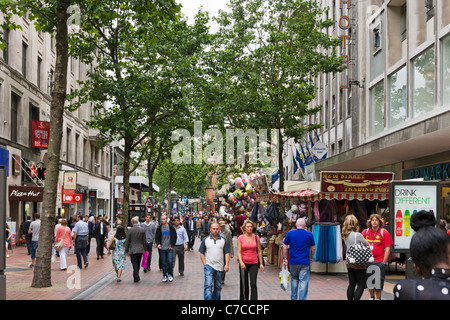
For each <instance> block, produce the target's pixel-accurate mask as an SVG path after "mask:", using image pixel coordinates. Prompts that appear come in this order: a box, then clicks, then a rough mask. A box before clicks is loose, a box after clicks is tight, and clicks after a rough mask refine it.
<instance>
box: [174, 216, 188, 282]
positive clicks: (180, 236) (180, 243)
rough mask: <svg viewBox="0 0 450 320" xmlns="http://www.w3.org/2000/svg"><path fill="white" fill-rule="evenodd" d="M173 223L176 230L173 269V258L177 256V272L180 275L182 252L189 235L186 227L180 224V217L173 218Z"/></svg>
mask: <svg viewBox="0 0 450 320" xmlns="http://www.w3.org/2000/svg"><path fill="white" fill-rule="evenodd" d="M173 225H174V227H175V231H176V232H177V242H176V243H175V248H174V253H175V255H174V259H173V269H175V260H176V258H177V257H178V272H179V273H180V276H184V252H185V251H187V250H188V243H189V237H188V235H187V232H186V229H185V228H184V227H183V226H182V225H181V223H180V218H179V217H175V218H173Z"/></svg>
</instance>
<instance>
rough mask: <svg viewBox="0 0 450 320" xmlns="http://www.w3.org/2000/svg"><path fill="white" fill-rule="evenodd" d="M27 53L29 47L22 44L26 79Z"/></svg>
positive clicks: (23, 68) (23, 72) (23, 71)
mask: <svg viewBox="0 0 450 320" xmlns="http://www.w3.org/2000/svg"><path fill="white" fill-rule="evenodd" d="M27 51H28V45H27V44H26V43H25V42H22V74H23V76H24V77H25V78H26V77H27Z"/></svg>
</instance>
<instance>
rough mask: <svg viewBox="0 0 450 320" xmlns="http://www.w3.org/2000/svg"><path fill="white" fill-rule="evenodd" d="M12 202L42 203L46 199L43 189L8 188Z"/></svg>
mask: <svg viewBox="0 0 450 320" xmlns="http://www.w3.org/2000/svg"><path fill="white" fill-rule="evenodd" d="M8 194H9V200H10V201H29V202H42V200H43V198H44V188H43V187H27V186H8Z"/></svg>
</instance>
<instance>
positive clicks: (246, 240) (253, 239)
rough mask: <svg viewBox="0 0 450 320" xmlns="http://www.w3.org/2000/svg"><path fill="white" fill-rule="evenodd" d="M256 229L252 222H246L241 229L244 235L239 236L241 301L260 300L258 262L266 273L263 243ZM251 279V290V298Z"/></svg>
mask: <svg viewBox="0 0 450 320" xmlns="http://www.w3.org/2000/svg"><path fill="white" fill-rule="evenodd" d="M254 228H255V225H254V223H253V222H252V221H251V220H245V221H244V223H243V224H242V227H241V229H242V231H243V234H242V235H240V236H239V238H238V241H237V253H238V260H239V273H240V299H241V300H249V299H250V300H258V290H257V287H256V280H257V276H258V262H259V264H260V266H259V268H260V269H261V271H264V264H263V260H262V251H261V242H260V241H259V237H258V236H256V235H255V234H253V229H254ZM249 278H250V288H251V295H250V296H249V291H250V290H249V289H250V288H249Z"/></svg>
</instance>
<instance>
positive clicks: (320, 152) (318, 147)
mask: <svg viewBox="0 0 450 320" xmlns="http://www.w3.org/2000/svg"><path fill="white" fill-rule="evenodd" d="M311 152H312V153H313V154H314V155H315V156H316V157H317V159H322V158H323V157H324V156H325V155H326V154H327V153H328V147H327V145H326V144H325V143H323V142H322V141H317V142H316V143H315V144H314V146H313V147H312V148H311Z"/></svg>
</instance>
